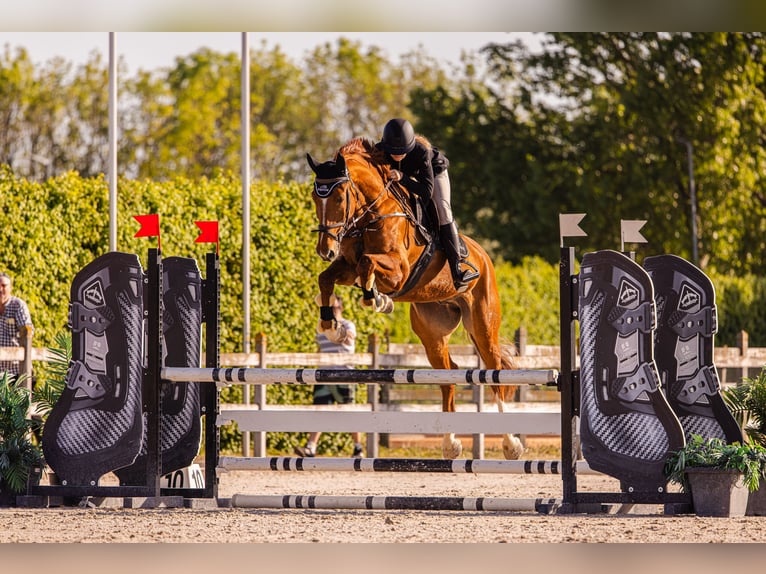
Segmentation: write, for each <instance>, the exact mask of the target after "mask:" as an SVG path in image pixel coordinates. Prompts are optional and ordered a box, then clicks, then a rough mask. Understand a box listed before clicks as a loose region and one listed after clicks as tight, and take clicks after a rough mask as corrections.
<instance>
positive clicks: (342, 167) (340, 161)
mask: <svg viewBox="0 0 766 574" xmlns="http://www.w3.org/2000/svg"><path fill="white" fill-rule="evenodd" d="M335 166H336V167H337V168H338V171H341V172H345V171H346V158H345V157H343V154H342V153H339V154H338V157H337V158H336V160H335Z"/></svg>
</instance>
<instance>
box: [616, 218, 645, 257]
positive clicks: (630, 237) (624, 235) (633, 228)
mask: <svg viewBox="0 0 766 574" xmlns="http://www.w3.org/2000/svg"><path fill="white" fill-rule="evenodd" d="M645 224H646V220H645V219H643V220H641V219H635V220H626V219H621V220H620V238H621V241H622V243H623V251H625V246H624V244H625V243H646V237H644V236H643V235H641V233H639V231H641V228H642V227H643V226H644V225H645Z"/></svg>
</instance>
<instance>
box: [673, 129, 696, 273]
mask: <svg viewBox="0 0 766 574" xmlns="http://www.w3.org/2000/svg"><path fill="white" fill-rule="evenodd" d="M677 139H678V141H679V142H680V143H682V144H684V145H685V146H686V164H687V168H688V170H689V202H690V203H691V227H692V263H694V264H695V265H699V252H698V247H697V191H696V189H695V187H694V148H693V146H692V142H690V141H689V140H688V139H686V138H677Z"/></svg>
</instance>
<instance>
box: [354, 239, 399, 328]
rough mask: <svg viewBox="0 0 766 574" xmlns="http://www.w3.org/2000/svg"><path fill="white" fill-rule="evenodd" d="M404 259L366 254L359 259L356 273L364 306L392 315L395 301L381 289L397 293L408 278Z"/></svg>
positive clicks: (391, 255) (395, 255) (397, 256)
mask: <svg viewBox="0 0 766 574" xmlns="http://www.w3.org/2000/svg"><path fill="white" fill-rule="evenodd" d="M402 261H403V260H402V258H401V257H400V256H399V255H398V254H396V253H393V254H378V253H376V254H366V255H364V256H362V257H361V258H360V259H359V263H358V264H357V266H356V272H357V275H358V276H359V280H360V284H361V287H362V293H363V297H362V304H363V305H366V306H372V308H373V309H374V310H375V311H376V312H378V313H391V312H392V311H393V310H394V302H393V300H392V299H391V298H390V297H389V296H388V295H386V294H385V293H381V292H380V291H379V289H384V290H387V291H389V292H395V291H398V290H399V289H401V287H402V286H403V285H404V280H405V278H406V275H407V274H406V273H405V270H404V269H403V265H402Z"/></svg>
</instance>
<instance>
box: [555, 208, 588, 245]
mask: <svg viewBox="0 0 766 574" xmlns="http://www.w3.org/2000/svg"><path fill="white" fill-rule="evenodd" d="M583 217H585V214H584V213H559V237H560V239H561V247H564V238H565V237H587V235H588V234H587V233H585V232H584V231H583V230H582V229H580V226H579V223H580V221H582V218H583Z"/></svg>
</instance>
